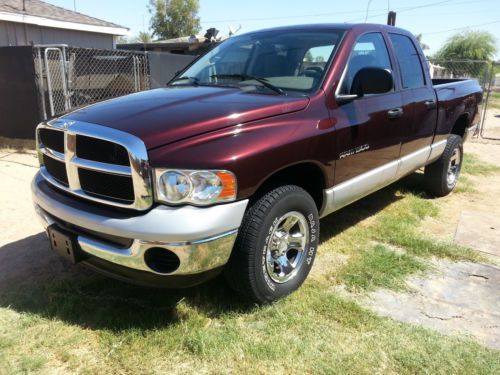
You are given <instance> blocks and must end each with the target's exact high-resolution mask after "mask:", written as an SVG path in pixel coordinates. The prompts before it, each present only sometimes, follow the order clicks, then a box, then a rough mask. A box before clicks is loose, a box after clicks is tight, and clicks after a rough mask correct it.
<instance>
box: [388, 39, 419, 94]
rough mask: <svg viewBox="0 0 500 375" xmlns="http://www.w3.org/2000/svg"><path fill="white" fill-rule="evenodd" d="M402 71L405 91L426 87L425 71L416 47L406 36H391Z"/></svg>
mask: <svg viewBox="0 0 500 375" xmlns="http://www.w3.org/2000/svg"><path fill="white" fill-rule="evenodd" d="M389 35H390V38H391V41H392V44H393V45H394V51H395V53H396V57H397V59H398V62H399V69H400V70H401V79H402V81H403V88H404V89H415V88H419V87H423V86H425V78H424V71H423V69H422V64H421V62H420V58H419V56H418V52H417V49H416V48H415V45H414V44H413V42H412V41H411V39H410V38H408V37H407V36H405V35H400V34H389Z"/></svg>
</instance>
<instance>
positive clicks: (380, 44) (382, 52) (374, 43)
mask: <svg viewBox="0 0 500 375" xmlns="http://www.w3.org/2000/svg"><path fill="white" fill-rule="evenodd" d="M363 68H383V69H391V63H390V60H389V53H388V52H387V46H386V45H385V42H384V37H383V36H382V34H380V33H368V34H365V35H363V36H361V37H360V38H359V39H358V41H357V42H356V44H355V45H354V48H353V50H352V52H351V56H350V57H349V62H348V63H347V72H346V75H345V78H344V82H343V84H342V88H341V90H340V93H341V94H351V91H352V90H351V89H352V82H353V80H354V77H355V76H356V73H357V72H359V71H360V70H361V69H363Z"/></svg>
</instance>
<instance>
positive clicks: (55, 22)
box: [0, 0, 128, 35]
mask: <svg viewBox="0 0 500 375" xmlns="http://www.w3.org/2000/svg"><path fill="white" fill-rule="evenodd" d="M23 3H24V10H23ZM0 20H3V21H10V22H21V23H27V24H33V25H39V26H45V27H54V28H60V29H70V30H81V31H89V32H96V33H103V34H112V35H127V34H128V28H126V27H123V26H120V25H117V24H115V23H112V22H108V21H104V20H101V19H99V18H95V17H90V16H87V15H85V14H82V13H78V12H74V11H72V10H69V9H65V8H61V7H58V6H56V5H52V4H49V3H46V2H44V1H40V0H25V1H23V0H2V1H0Z"/></svg>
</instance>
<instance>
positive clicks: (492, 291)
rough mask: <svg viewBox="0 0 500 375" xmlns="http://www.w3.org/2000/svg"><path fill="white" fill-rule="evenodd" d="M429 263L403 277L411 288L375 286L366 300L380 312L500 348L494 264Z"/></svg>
mask: <svg viewBox="0 0 500 375" xmlns="http://www.w3.org/2000/svg"><path fill="white" fill-rule="evenodd" d="M435 266H436V270H437V271H436V270H435V271H432V272H428V273H426V274H424V275H421V276H418V277H417V276H414V277H411V278H410V279H409V280H408V284H409V286H410V288H411V292H408V293H397V292H393V291H389V290H379V291H376V292H375V293H372V294H370V296H369V299H368V301H367V302H366V304H367V305H368V307H369V308H371V309H372V310H374V311H375V312H377V313H379V314H381V315H384V316H389V317H391V318H393V319H396V320H399V321H402V322H406V323H411V324H417V325H421V326H424V327H427V328H431V329H434V330H436V331H439V332H441V333H444V334H463V335H467V336H470V337H471V338H473V339H475V340H477V341H478V342H480V343H482V344H483V345H485V346H488V347H491V348H495V349H500V268H498V267H494V266H491V265H485V264H477V263H469V262H459V263H452V262H449V261H436V262H435Z"/></svg>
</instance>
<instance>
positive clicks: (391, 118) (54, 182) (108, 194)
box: [32, 24, 482, 303]
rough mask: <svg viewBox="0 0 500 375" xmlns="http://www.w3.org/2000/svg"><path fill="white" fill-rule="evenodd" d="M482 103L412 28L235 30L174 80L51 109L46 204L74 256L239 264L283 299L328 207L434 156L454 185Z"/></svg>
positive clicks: (44, 149)
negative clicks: (437, 67) (436, 69)
mask: <svg viewBox="0 0 500 375" xmlns="http://www.w3.org/2000/svg"><path fill="white" fill-rule="evenodd" d="M481 100H482V92H481V88H480V86H479V85H478V83H477V82H476V81H474V80H437V81H433V80H432V79H431V77H430V75H429V69H428V66H427V62H426V59H425V57H424V55H423V53H422V51H421V49H420V47H419V44H418V42H417V41H416V39H415V38H414V37H413V36H412V35H411V34H410V33H408V32H407V31H405V30H402V29H399V28H395V27H391V26H384V25H371V24H361V25H348V24H325V25H307V26H293V27H281V28H274V29H269V30H263V31H258V32H252V33H248V34H245V35H240V36H235V37H232V38H230V39H228V40H227V41H225V42H223V43H221V44H220V45H218V46H216V47H215V48H214V49H212V50H211V51H210V52H208V53H207V54H205V55H203V56H201V57H199V58H198V59H197V60H196V61H194V62H193V63H192V64H191V65H190V66H188V67H187V68H186V69H184V70H183V71H182V72H180V73H179V74H178V75H177V77H176V78H175V79H173V80H172V81H171V82H170V83H169V84H168V85H167V87H165V88H160V89H156V90H151V91H145V92H141V93H136V94H132V95H128V96H124V97H121V98H117V99H112V100H108V101H105V102H101V103H97V104H94V105H92V106H89V107H86V108H82V109H79V110H77V111H74V112H72V113H69V114H67V115H64V116H62V117H60V118H57V119H53V120H51V121H47V122H43V123H41V124H40V125H39V126H38V127H37V147H38V155H39V159H40V165H41V167H40V171H39V173H38V174H37V175H36V177H35V178H34V180H33V183H32V193H33V200H34V205H35V210H36V212H37V214H38V216H39V218H40V219H41V221H42V223H43V225H44V227H45V228H46V230H47V233H48V237H49V240H50V244H51V247H52V249H53V250H54V251H56V252H57V253H58V254H60V255H61V256H63V257H66V258H68V259H69V260H71V261H73V262H82V263H84V264H86V265H87V266H89V267H91V268H93V269H95V270H97V271H100V272H103V273H105V274H107V275H109V276H112V277H115V278H118V279H122V280H128V281H131V282H136V283H141V284H146V285H156V286H164V287H175V288H179V287H187V286H192V285H195V284H197V283H200V282H202V281H204V280H207V279H209V278H212V277H214V276H215V275H217V274H218V273H220V272H221V271H222V270H223V271H224V274H225V276H226V277H227V279H228V282H229V284H230V285H231V286H232V287H233V288H234V289H236V290H237V291H239V292H241V293H243V294H244V295H246V296H248V298H250V299H252V300H254V301H256V302H258V303H266V302H271V301H274V300H276V299H278V298H280V297H283V296H285V295H287V294H289V293H291V292H292V291H294V290H296V289H297V288H298V287H299V286H300V285H301V284H302V283H303V282H304V280H305V279H306V277H307V275H308V273H309V271H310V269H311V267H312V265H313V262H314V258H315V255H316V252H317V249H318V240H319V227H320V218H322V217H324V216H326V215H328V214H330V213H332V212H334V211H336V210H338V209H340V208H342V207H344V206H346V205H348V204H350V203H351V202H354V201H356V200H358V199H360V198H362V197H364V196H366V195H368V194H370V193H372V192H374V191H376V190H378V189H381V188H383V187H384V186H387V185H389V184H391V183H392V182H394V181H396V180H398V179H400V178H402V177H404V176H406V175H408V174H410V173H412V172H414V171H415V170H417V169H419V168H422V167H425V177H424V179H425V183H426V185H427V189H428V191H429V192H430V193H431V194H433V195H435V196H443V195H446V194H448V193H450V192H451V191H452V190H453V188H454V187H455V185H456V183H457V179H458V177H459V173H460V167H461V164H462V158H463V148H462V142H463V141H464V140H465V139H466V138H467V136H468V135H469V134H470V133H471V131H473V130H474V129H475V127H477V123H478V117H479V116H478V103H479V102H480V101H481Z"/></svg>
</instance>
